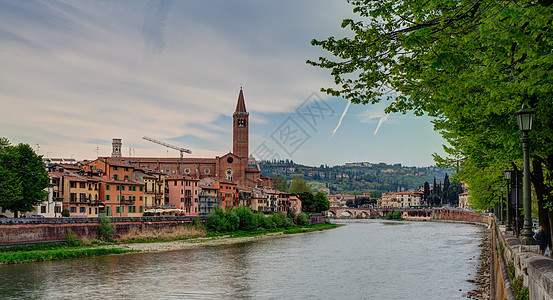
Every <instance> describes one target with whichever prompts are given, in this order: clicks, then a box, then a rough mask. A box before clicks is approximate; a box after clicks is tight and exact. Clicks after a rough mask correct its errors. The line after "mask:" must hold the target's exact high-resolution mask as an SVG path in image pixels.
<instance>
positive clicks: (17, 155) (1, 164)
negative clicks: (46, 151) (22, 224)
mask: <svg viewBox="0 0 553 300" xmlns="http://www.w3.org/2000/svg"><path fill="white" fill-rule="evenodd" d="M48 181H49V178H48V173H47V172H46V170H45V168H44V166H43V163H42V156H39V155H37V154H36V153H35V152H34V151H33V149H32V148H31V147H30V146H29V145H27V144H19V145H16V146H12V145H10V144H9V141H8V140H7V139H6V138H0V206H1V207H3V208H5V209H9V210H11V211H13V212H16V213H17V212H27V211H31V210H32V209H33V206H35V205H38V204H39V203H41V202H42V201H44V198H45V197H46V195H47V193H46V191H44V189H45V188H46V187H47V186H48Z"/></svg>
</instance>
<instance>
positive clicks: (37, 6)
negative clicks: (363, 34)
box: [0, 0, 443, 166]
mask: <svg viewBox="0 0 553 300" xmlns="http://www.w3.org/2000/svg"><path fill="white" fill-rule="evenodd" d="M351 11H352V7H351V6H350V5H349V4H348V3H346V1H345V0H343V1H341V0H333V1H323V0H303V1H295V0H293V1H292V0H278V1H254V0H252V1H169V0H165V1H164V0H151V1H137V0H128V1H84V0H82V1H31V0H25V1H21V0H12V1H10V0H8V1H6V0H0V106H1V112H2V114H1V116H2V117H1V118H0V136H4V137H7V138H8V139H9V140H10V141H11V142H12V143H20V142H23V143H28V144H30V145H31V146H33V148H34V149H35V150H37V151H38V152H39V154H41V155H44V156H48V157H56V158H57V157H64V158H71V157H73V158H76V159H79V160H81V159H95V158H96V156H97V154H99V155H100V156H109V155H110V154H111V139H112V138H121V139H122V140H123V154H124V155H125V156H128V155H129V154H131V155H132V156H172V157H177V156H178V155H179V153H178V151H175V150H171V149H167V148H164V147H162V146H159V145H156V144H153V143H151V142H148V141H145V140H143V139H142V137H143V136H149V137H153V138H156V139H159V140H163V141H166V142H169V143H172V144H175V145H177V146H182V147H185V148H189V149H191V150H192V156H193V157H212V156H215V155H224V154H226V153H227V152H229V151H230V150H231V149H232V117H231V116H232V113H233V112H234V109H235V107H236V101H237V98H238V93H239V90H240V87H241V86H242V87H243V90H244V96H245V100H246V108H247V109H248V111H249V112H250V153H253V154H254V156H256V157H257V158H258V159H260V158H264V159H267V158H282V159H287V158H288V159H293V160H294V161H295V162H297V163H303V164H307V165H320V164H328V165H336V164H343V163H346V162H353V161H368V162H386V163H402V164H404V165H409V166H412V165H416V166H428V165H432V164H434V163H433V161H432V156H431V154H432V153H434V152H438V153H442V147H441V144H442V143H443V140H442V139H441V137H440V136H439V134H437V133H435V132H434V131H433V130H432V125H431V123H430V119H428V118H417V117H414V116H412V115H396V114H394V115H390V116H385V115H384V112H383V110H384V105H377V106H362V105H361V106H360V105H353V104H352V105H351V106H349V109H348V111H347V113H346V114H345V115H343V112H344V110H345V109H346V107H347V101H346V100H344V99H338V98H332V97H328V96H327V95H325V94H322V93H321V92H319V90H320V88H321V87H329V86H331V85H332V78H331V77H330V76H329V73H328V71H326V70H321V69H318V68H315V67H312V66H309V65H307V64H306V63H305V61H306V60H307V59H316V58H317V57H319V56H321V55H325V53H324V52H323V51H322V50H321V49H319V48H317V47H313V46H311V45H310V41H311V39H313V38H317V39H323V38H326V37H329V36H343V35H346V34H348V32H347V31H345V30H343V29H341V28H340V24H341V20H342V19H344V18H347V17H351V16H352V12H351ZM339 124H340V126H339V128H337V127H338V125H339ZM336 128H337V129H336ZM37 144H38V146H37Z"/></svg>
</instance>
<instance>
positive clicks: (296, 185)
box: [288, 176, 311, 195]
mask: <svg viewBox="0 0 553 300" xmlns="http://www.w3.org/2000/svg"><path fill="white" fill-rule="evenodd" d="M305 192H309V193H311V189H309V185H307V181H305V180H303V178H301V176H296V177H295V178H294V180H292V182H291V183H290V188H289V189H288V193H290V194H293V195H299V194H301V193H305Z"/></svg>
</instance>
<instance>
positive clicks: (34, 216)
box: [25, 215, 44, 218]
mask: <svg viewBox="0 0 553 300" xmlns="http://www.w3.org/2000/svg"><path fill="white" fill-rule="evenodd" d="M25 218H44V216H43V215H29V216H25Z"/></svg>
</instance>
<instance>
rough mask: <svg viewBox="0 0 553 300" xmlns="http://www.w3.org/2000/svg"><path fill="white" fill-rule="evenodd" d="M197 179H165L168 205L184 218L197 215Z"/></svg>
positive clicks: (178, 177) (173, 177)
mask: <svg viewBox="0 0 553 300" xmlns="http://www.w3.org/2000/svg"><path fill="white" fill-rule="evenodd" d="M198 181H199V180H198V179H196V178H192V177H188V176H182V175H177V176H171V177H168V178H166V179H165V185H166V188H167V189H166V193H167V197H168V199H169V201H168V203H169V205H175V209H178V210H180V213H182V214H184V215H185V216H197V215H198V193H199V192H198V191H199V188H198Z"/></svg>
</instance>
